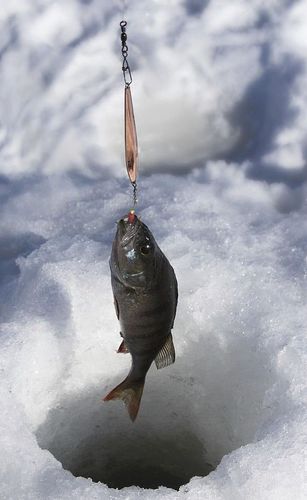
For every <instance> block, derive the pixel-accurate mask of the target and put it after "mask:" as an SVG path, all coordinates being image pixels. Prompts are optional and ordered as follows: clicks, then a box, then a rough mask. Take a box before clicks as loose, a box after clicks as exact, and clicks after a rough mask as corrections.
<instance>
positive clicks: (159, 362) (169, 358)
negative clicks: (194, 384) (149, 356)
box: [155, 333, 175, 370]
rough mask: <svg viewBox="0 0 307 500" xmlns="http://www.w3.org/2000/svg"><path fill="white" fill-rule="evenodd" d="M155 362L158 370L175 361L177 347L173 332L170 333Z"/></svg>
mask: <svg viewBox="0 0 307 500" xmlns="http://www.w3.org/2000/svg"><path fill="white" fill-rule="evenodd" d="M155 363H156V367H157V369H158V370H159V369H160V368H165V367H166V366H168V365H171V364H172V363H175V348H174V344H173V337H172V334H171V333H170V334H169V335H168V337H167V339H166V342H165V344H164V346H163V347H162V349H161V350H160V351H159V352H158V354H157V356H156V359H155Z"/></svg>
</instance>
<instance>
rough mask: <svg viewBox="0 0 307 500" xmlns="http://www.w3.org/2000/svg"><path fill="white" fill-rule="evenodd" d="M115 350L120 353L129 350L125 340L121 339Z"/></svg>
mask: <svg viewBox="0 0 307 500" xmlns="http://www.w3.org/2000/svg"><path fill="white" fill-rule="evenodd" d="M116 352H120V353H121V354H126V353H127V352H129V349H128V347H127V346H126V344H125V341H124V340H123V341H122V343H121V344H120V346H119V348H118V349H117V351H116Z"/></svg>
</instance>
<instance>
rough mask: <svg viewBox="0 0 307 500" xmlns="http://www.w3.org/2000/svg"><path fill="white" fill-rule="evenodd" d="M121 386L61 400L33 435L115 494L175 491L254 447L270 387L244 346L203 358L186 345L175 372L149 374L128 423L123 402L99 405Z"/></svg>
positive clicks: (106, 385)
mask: <svg viewBox="0 0 307 500" xmlns="http://www.w3.org/2000/svg"><path fill="white" fill-rule="evenodd" d="M203 348H204V349H205V343H204V345H203ZM208 354H209V355H208ZM121 375H122V378H124V376H125V374H124V373H123V374H121ZM120 379H121V377H120V376H119V377H118V378H116V379H115V380H107V381H106V380H105V381H102V383H101V386H99V387H97V386H95V387H88V388H87V389H86V390H84V391H83V392H82V393H79V394H71V395H66V396H64V395H63V397H62V399H61V401H59V403H58V404H57V406H56V407H55V408H54V409H52V410H51V411H50V412H49V414H48V416H47V418H46V421H45V422H44V423H43V424H42V425H41V426H40V428H39V429H38V430H37V433H36V435H37V440H38V443H39V445H40V446H41V447H42V448H44V449H48V450H49V451H50V452H51V453H52V454H53V455H54V456H55V457H56V458H57V459H58V460H59V461H60V462H61V463H62V465H63V467H64V468H65V469H67V470H69V471H71V472H72V473H73V474H74V475H75V476H83V477H86V478H91V479H92V480H93V481H96V482H103V483H105V484H107V485H108V486H109V487H112V488H119V489H120V488H123V487H126V486H132V485H134V486H140V487H143V488H152V489H155V488H158V487H159V486H166V487H169V488H173V489H178V488H179V487H180V486H181V485H183V484H186V483H188V482H189V480H190V479H191V478H192V477H194V476H206V475H207V474H209V473H210V472H211V471H212V470H214V469H215V468H216V467H217V465H218V464H219V462H220V461H221V459H222V457H223V456H224V455H225V454H227V453H229V452H231V451H232V450H234V449H236V448H238V447H240V446H242V445H245V444H247V443H249V442H251V441H253V440H254V439H255V435H256V432H257V430H258V429H260V428H261V426H262V424H263V422H264V421H265V419H266V418H267V416H268V411H269V409H268V408H266V407H265V404H264V398H265V393H266V391H267V389H269V387H270V386H271V385H272V383H273V375H272V373H271V371H270V370H269V369H268V367H267V365H266V358H265V356H264V355H263V353H259V352H253V351H251V349H250V343H245V342H244V339H243V340H242V339H241V341H240V348H238V346H237V345H236V342H235V343H234V342H233V343H232V345H228V347H227V348H225V346H224V347H223V348H221V346H217V345H215V346H214V345H212V344H211V346H210V345H207V352H206V351H205V350H204V351H203V352H202V350H201V349H200V346H199V345H198V344H194V343H193V342H190V344H189V348H188V350H187V352H186V353H185V356H183V357H182V358H179V359H177V361H176V364H175V365H173V366H172V367H168V368H166V369H164V370H161V371H159V372H157V371H156V370H155V368H154V367H152V368H151V370H150V372H149V373H148V376H147V381H146V385H145V391H144V395H143V400H142V405H141V410H140V413H139V416H138V418H137V420H136V421H135V423H132V422H130V420H129V417H128V414H127V411H126V409H125V407H124V405H123V404H122V403H121V402H120V401H112V402H108V403H107V402H105V403H103V402H102V401H101V399H102V397H103V396H104V395H105V394H106V392H107V391H108V390H109V389H111V388H112V387H113V386H114V385H115V384H116V383H118V382H119V380H120Z"/></svg>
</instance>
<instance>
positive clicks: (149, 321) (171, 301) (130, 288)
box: [104, 214, 178, 420]
mask: <svg viewBox="0 0 307 500" xmlns="http://www.w3.org/2000/svg"><path fill="white" fill-rule="evenodd" d="M129 215H130V214H129ZM110 268H111V282H112V289H113V294H114V303H115V308H116V312H117V317H118V319H119V322H120V327H121V336H122V337H123V341H122V344H121V345H120V348H119V350H118V352H130V354H131V357H132V367H131V370H130V372H129V374H128V377H127V378H126V379H125V380H124V381H123V382H122V383H121V384H120V385H119V386H117V387H116V388H115V389H113V391H111V392H110V393H109V394H108V395H107V396H106V397H105V398H104V399H105V400H106V401H108V400H111V399H122V400H123V401H124V402H125V404H126V406H127V408H128V412H129V415H130V418H131V419H132V420H135V418H136V416H137V412H138V409H139V404H140V400H141V397H142V392H143V387H144V382H145V377H146V374H147V371H148V370H149V368H150V365H151V364H152V362H153V361H154V360H155V361H156V366H157V368H163V367H164V366H167V365H169V364H171V363H173V362H174V361H175V351H174V346H173V342H172V335H171V329H172V327H173V323H174V318H175V314H176V307H177V296H178V293H177V281H176V276H175V273H174V270H173V268H172V266H171V265H170V263H169V261H168V260H167V258H166V257H165V255H164V254H163V252H162V251H161V249H160V248H159V246H158V245H157V243H156V241H155V239H154V237H153V235H152V234H151V232H150V231H149V229H148V227H147V226H146V225H145V224H144V223H142V222H141V221H140V220H139V219H138V218H137V216H136V215H134V214H133V216H129V217H127V218H125V219H121V220H120V221H119V223H118V228H117V233H116V236H115V239H114V243H113V247H112V254H111V259H110Z"/></svg>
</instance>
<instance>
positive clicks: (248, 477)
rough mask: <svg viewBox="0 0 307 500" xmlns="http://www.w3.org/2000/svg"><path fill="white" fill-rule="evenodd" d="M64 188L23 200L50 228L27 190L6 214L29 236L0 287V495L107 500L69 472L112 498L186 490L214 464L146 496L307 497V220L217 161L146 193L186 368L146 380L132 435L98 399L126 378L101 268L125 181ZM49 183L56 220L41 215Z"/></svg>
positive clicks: (157, 181) (161, 180)
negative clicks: (306, 402) (306, 454)
mask: <svg viewBox="0 0 307 500" xmlns="http://www.w3.org/2000/svg"><path fill="white" fill-rule="evenodd" d="M65 179H66V181H65V183H63V188H62V189H61V188H60V187H59V184H58V183H57V182H54V184H53V185H50V183H49V182H47V181H46V180H45V179H44V180H42V181H41V182H39V183H38V184H37V185H36V186H35V187H33V188H32V189H31V205H33V206H35V205H36V204H40V207H41V215H40V217H38V215H37V213H36V214H35V213H33V214H31V213H29V212H24V199H25V197H26V196H27V194H26V193H24V192H21V193H18V194H16V195H15V197H12V198H11V199H10V200H9V201H8V202H7V204H6V207H5V211H4V218H3V220H4V221H7V224H8V226H10V227H11V224H12V220H16V221H18V224H20V225H22V226H23V232H18V231H17V230H16V234H18V233H19V236H18V237H17V236H15V240H14V248H15V253H14V260H15V262H16V269H15V274H11V275H10V276H9V277H8V279H7V282H6V283H5V284H4V285H3V286H2V289H1V290H2V292H1V293H2V297H3V301H4V304H5V307H4V308H3V313H4V318H5V320H6V321H5V322H4V323H3V324H2V336H1V339H2V341H1V344H2V356H1V365H2V366H1V369H2V371H3V373H4V377H3V380H2V386H3V388H2V391H3V396H2V401H4V402H5V403H4V405H3V406H4V408H3V410H4V411H3V413H2V416H1V420H2V426H3V431H2V436H5V443H4V446H5V448H4V449H5V453H3V454H2V459H1V472H2V474H3V477H2V481H1V488H2V491H3V494H5V495H7V497H8V498H83V497H86V498H98V497H99V498H111V497H110V495H111V493H108V490H107V487H106V486H102V485H101V484H92V483H91V481H90V480H86V479H80V478H79V479H76V478H74V477H73V475H72V474H70V472H67V471H65V470H62V469H61V466H60V463H59V462H61V463H62V464H63V466H64V468H65V469H68V470H69V471H71V472H73V473H74V474H75V475H81V476H85V477H88V476H89V477H92V478H93V479H94V480H95V481H104V482H106V483H107V484H109V486H111V487H113V488H115V487H123V486H127V485H129V486H130V485H131V484H136V485H139V486H144V487H147V488H150V487H157V486H158V485H159V484H162V485H164V486H168V487H173V488H178V487H179V486H180V485H181V484H184V483H188V482H189V479H190V478H191V477H193V476H204V475H206V474H208V473H209V472H211V471H212V470H213V469H215V468H216V467H217V469H216V470H215V472H212V474H210V475H209V476H207V477H205V478H202V479H193V480H192V481H191V482H190V483H189V484H188V486H183V487H182V488H181V489H180V491H179V492H178V493H172V492H171V491H170V490H166V489H161V490H158V491H157V492H156V493H150V492H148V493H146V498H151V497H153V498H163V497H166V498H185V497H186V498H193V499H194V498H198V497H201V498H210V499H211V498H234V497H238V498H241V497H242V498H290V497H291V495H293V494H295V495H296V496H297V497H298V498H303V490H302V488H303V462H302V450H303V446H304V440H305V438H306V434H305V433H304V428H305V429H306V427H304V425H306V422H305V421H304V412H303V389H304V380H305V375H306V374H305V369H304V368H303V367H304V357H306V348H305V347H304V345H303V342H304V331H305V325H306V319H307V318H306V308H305V304H306V283H305V276H306V274H305V272H306V247H305V242H306V236H305V235H306V220H307V219H306V208H307V207H306V205H304V207H303V208H302V209H301V210H300V211H298V212H295V213H292V214H290V215H287V216H284V215H282V214H278V212H277V211H276V210H275V209H274V207H273V205H272V201H271V190H270V188H268V187H266V186H265V185H263V184H262V183H260V182H256V181H253V180H250V181H247V180H246V179H245V177H244V175H243V174H242V171H241V170H240V169H239V168H238V167H237V166H236V165H230V164H228V165H227V164H225V163H223V162H220V163H211V164H208V165H207V168H205V169H198V170H195V171H193V173H192V174H190V175H189V176H188V177H184V178H181V177H177V178H175V177H171V176H165V175H153V176H151V177H149V178H147V179H143V181H142V200H143V201H142V210H141V213H142V217H143V219H144V220H145V221H146V222H149V223H150V226H151V228H152V230H153V232H154V234H155V235H156V237H157V239H158V241H159V243H160V244H161V246H162V248H163V249H164V251H165V252H166V254H167V255H168V256H169V257H170V259H171V261H172V263H173V265H174V267H175V269H176V272H177V276H178V281H179V285H180V300H179V309H178V316H177V319H176V326H175V333H174V336H175V342H176V350H177V361H176V364H175V365H174V366H172V367H169V368H167V369H165V370H161V372H156V370H155V369H154V368H152V369H151V371H150V373H149V375H148V380H147V383H146V390H145V394H144V398H143V402H142V407H141V411H140V415H139V418H138V420H137V421H136V423H135V424H131V423H130V421H129V419H128V418H127V415H126V411H125V408H124V407H122V405H121V404H120V403H112V404H111V403H108V404H107V403H104V404H103V403H102V402H101V397H102V396H103V395H104V393H105V392H106V391H107V389H108V388H109V387H110V386H111V385H114V383H116V382H117V381H119V380H120V379H121V378H123V376H124V374H125V373H126V372H127V370H128V367H129V363H130V360H129V359H128V358H127V357H125V356H120V355H117V354H116V353H115V349H116V348H117V347H118V346H117V344H118V343H119V341H120V337H119V335H118V333H117V332H118V325H117V320H116V317H115V314H114V311H113V303H112V293H111V288H110V282H109V270H108V262H107V261H108V255H109V252H110V244H111V240H112V236H113V234H114V230H115V226H114V219H116V217H118V216H119V215H120V214H122V213H124V211H125V208H126V207H127V197H126V196H123V194H122V185H123V182H122V181H118V180H115V179H109V180H105V179H101V180H98V181H96V182H95V183H89V185H84V183H83V182H79V181H76V179H74V178H71V177H70V176H67V177H66V178H65ZM61 180H63V177H61ZM242 185H244V190H243V189H242ZM47 186H48V189H49V194H50V197H52V198H53V199H54V200H58V201H59V206H60V207H61V210H60V212H59V213H56V211H55V212H50V211H49V212H48V202H49V200H48V198H47V199H46V198H45V193H46V190H47ZM77 187H78V189H76V188H77ZM76 193H77V195H76ZM65 200H66V201H65ZM145 200H146V201H145ZM4 225H5V223H4ZM33 227H35V228H36V231H37V232H36V233H35V238H34V235H33V233H32V239H31V238H29V241H30V242H31V241H32V246H31V248H30V253H29V254H28V255H26V256H25V253H27V252H26V250H25V248H24V240H25V238H26V236H27V235H29V234H31V233H30V228H33ZM26 239H27V240H28V238H26ZM10 242H11V239H10V236H7V239H6V241H4V243H3V248H6V247H7V245H9V244H10ZM34 242H36V243H34ZM34 245H35V249H33V246H34ZM16 257H17V260H16ZM3 301H2V303H3ZM305 366H306V364H305ZM35 436H36V438H37V441H36V438H35ZM43 449H48V450H50V452H51V453H49V452H47V451H44V450H43ZM231 452H233V453H231ZM54 457H55V458H54ZM56 459H57V460H58V461H57V460H56ZM221 460H222V462H221ZM220 462H221V463H220ZM219 463H220V465H218V464H219ZM20 471H22V474H20ZM16 476H18V480H17V479H16ZM137 491H139V490H137V489H135V488H134V487H130V488H129V489H128V490H121V491H119V492H118V493H115V491H113V492H112V498H129V497H131V495H137ZM142 494H143V495H144V493H142ZM97 495H98V496H97ZM133 498H134V497H133Z"/></svg>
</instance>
